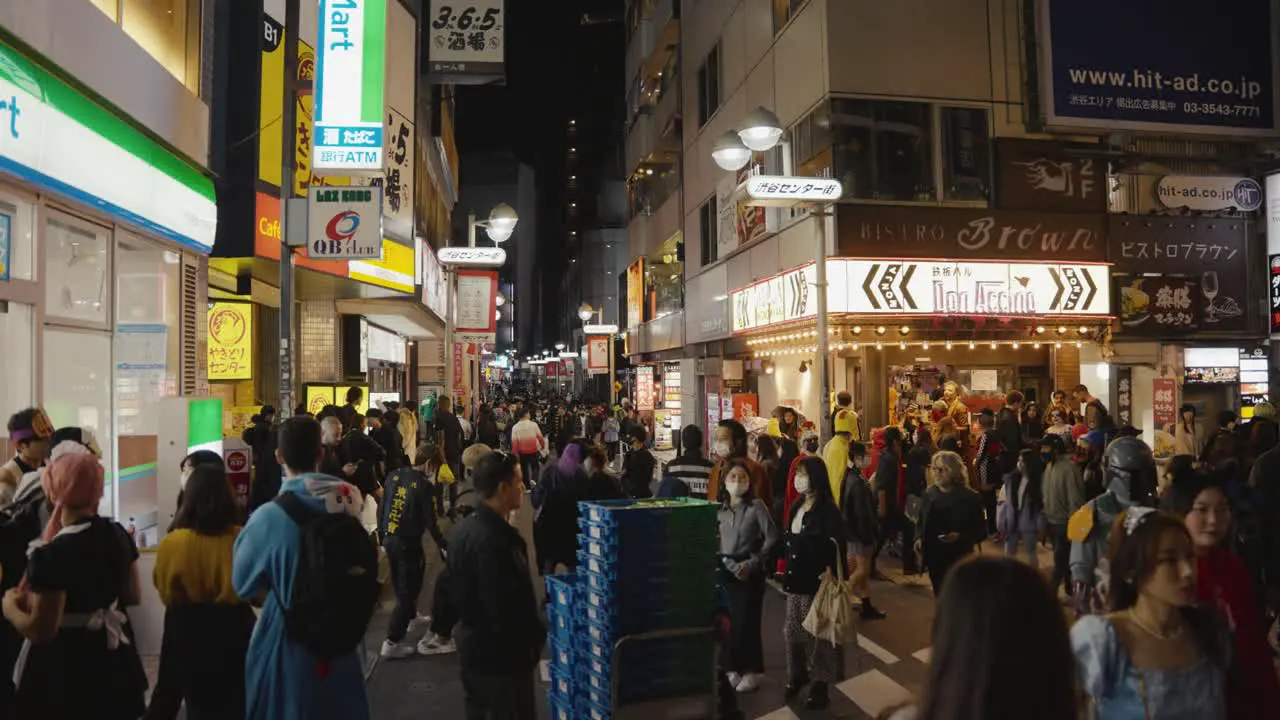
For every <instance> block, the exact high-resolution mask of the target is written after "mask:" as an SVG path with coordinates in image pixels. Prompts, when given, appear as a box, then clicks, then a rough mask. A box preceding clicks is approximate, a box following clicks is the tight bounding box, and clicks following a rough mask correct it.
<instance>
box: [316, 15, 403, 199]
mask: <svg viewBox="0 0 1280 720" xmlns="http://www.w3.org/2000/svg"><path fill="white" fill-rule="evenodd" d="M319 28H320V34H319V40H318V42H317V44H316V74H315V98H314V114H315V127H314V130H313V133H312V135H313V137H314V141H315V152H314V153H313V155H312V172H314V173H316V174H325V173H328V174H337V175H361V174H364V175H380V174H381V173H382V163H383V137H382V136H383V125H382V123H383V120H384V117H385V116H384V114H383V113H384V112H385V111H386V103H385V99H384V86H385V84H386V59H387V0H320V13H319Z"/></svg>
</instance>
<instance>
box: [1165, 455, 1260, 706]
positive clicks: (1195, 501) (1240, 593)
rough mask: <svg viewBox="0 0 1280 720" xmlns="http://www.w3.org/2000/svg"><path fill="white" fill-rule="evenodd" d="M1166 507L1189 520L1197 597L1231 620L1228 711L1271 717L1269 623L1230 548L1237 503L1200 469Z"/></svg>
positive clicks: (1177, 486)
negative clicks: (1193, 551)
mask: <svg viewBox="0 0 1280 720" xmlns="http://www.w3.org/2000/svg"><path fill="white" fill-rule="evenodd" d="M1161 507H1162V508H1163V509H1164V510H1165V511H1167V512H1169V513H1171V514H1172V515H1174V516H1175V517H1180V518H1183V519H1184V523H1185V524H1186V526H1187V532H1188V533H1190V535H1191V542H1192V545H1193V546H1194V548H1195V555H1196V599H1197V600H1198V601H1199V604H1200V606H1201V607H1205V608H1216V609H1217V610H1218V612H1219V614H1220V615H1221V616H1222V617H1225V618H1229V619H1230V621H1231V622H1230V625H1231V647H1232V650H1233V652H1234V661H1233V662H1232V664H1231V665H1232V667H1233V668H1234V678H1233V679H1234V682H1230V683H1228V684H1227V711H1228V712H1227V716H1228V717H1230V718H1233V719H1234V718H1241V719H1248V720H1253V719H1255V718H1256V719H1257V720H1262V718H1264V717H1271V716H1272V715H1273V714H1274V710H1275V708H1280V686H1278V684H1277V681H1276V674H1275V672H1274V667H1273V665H1272V659H1271V656H1272V653H1271V649H1270V648H1269V647H1267V642H1266V625H1265V624H1264V622H1263V615H1262V610H1261V608H1259V606H1258V601H1257V596H1256V595H1255V594H1254V588H1253V582H1252V580H1251V579H1250V576H1249V570H1248V568H1247V567H1246V566H1245V564H1244V562H1243V561H1242V560H1241V559H1240V557H1239V556H1238V555H1236V554H1235V553H1234V552H1232V551H1231V550H1230V549H1229V548H1228V547H1227V536H1228V534H1229V531H1230V530H1231V526H1232V513H1231V504H1230V503H1229V502H1228V500H1227V493H1226V491H1225V489H1224V487H1223V484H1222V483H1221V482H1220V481H1219V480H1218V479H1217V478H1215V477H1213V476H1210V475H1206V474H1202V473H1197V474H1194V475H1189V476H1186V477H1184V478H1179V479H1178V480H1177V481H1176V482H1174V484H1173V485H1172V486H1171V487H1170V488H1169V491H1168V492H1167V493H1166V494H1165V496H1164V498H1163V499H1162V500H1161Z"/></svg>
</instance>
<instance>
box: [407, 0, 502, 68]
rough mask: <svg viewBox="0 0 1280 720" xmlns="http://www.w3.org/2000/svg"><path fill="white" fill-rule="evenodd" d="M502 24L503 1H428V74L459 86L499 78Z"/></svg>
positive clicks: (426, 29) (426, 39)
mask: <svg viewBox="0 0 1280 720" xmlns="http://www.w3.org/2000/svg"><path fill="white" fill-rule="evenodd" d="M505 21H506V13H505V12H504V8H503V0H431V8H430V11H429V12H428V14H427V17H426V18H424V20H423V22H424V23H425V25H426V27H425V29H424V31H425V33H426V38H425V41H426V43H427V72H428V73H429V74H430V75H434V76H449V77H453V78H455V79H456V80H457V81H461V82H466V81H467V80H479V79H481V78H483V77H485V76H488V77H494V76H501V75H502V74H503V60H504V55H503V52H504V44H505V37H504V30H505V27H504V26H505Z"/></svg>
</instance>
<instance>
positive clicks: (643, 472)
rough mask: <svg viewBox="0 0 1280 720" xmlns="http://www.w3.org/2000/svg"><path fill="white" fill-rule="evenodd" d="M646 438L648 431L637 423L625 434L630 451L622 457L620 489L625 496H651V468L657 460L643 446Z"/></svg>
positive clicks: (647, 437)
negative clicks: (629, 432) (628, 433)
mask: <svg viewBox="0 0 1280 720" xmlns="http://www.w3.org/2000/svg"><path fill="white" fill-rule="evenodd" d="M648 439H649V433H648V431H646V430H645V429H644V426H643V425H639V424H637V425H634V426H633V427H632V428H631V434H630V435H628V436H627V440H628V442H630V443H631V451H630V452H628V453H627V454H626V455H624V456H623V457H622V490H623V492H625V493H626V494H627V497H632V498H648V497H653V490H652V489H651V488H650V486H651V485H653V469H654V467H655V466H656V465H657V460H656V459H655V458H654V457H653V453H651V452H649V451H648V449H646V448H645V446H644V444H645V441H646V440H648Z"/></svg>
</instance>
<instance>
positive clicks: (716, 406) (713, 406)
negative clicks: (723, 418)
mask: <svg viewBox="0 0 1280 720" xmlns="http://www.w3.org/2000/svg"><path fill="white" fill-rule="evenodd" d="M719 424H720V393H707V431H706V433H705V435H706V443H707V447H708V448H710V447H711V435H712V434H713V433H714V432H715V431H716V426H717V425H719ZM704 449H705V448H704Z"/></svg>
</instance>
